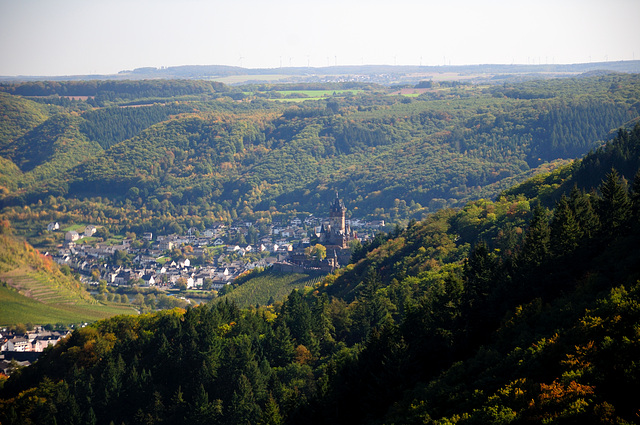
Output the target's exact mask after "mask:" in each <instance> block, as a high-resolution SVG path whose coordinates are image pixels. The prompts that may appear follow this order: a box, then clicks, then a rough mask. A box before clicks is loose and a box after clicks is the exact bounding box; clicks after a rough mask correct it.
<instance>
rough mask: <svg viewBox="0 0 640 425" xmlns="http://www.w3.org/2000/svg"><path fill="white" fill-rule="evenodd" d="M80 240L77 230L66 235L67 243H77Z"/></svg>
mask: <svg viewBox="0 0 640 425" xmlns="http://www.w3.org/2000/svg"><path fill="white" fill-rule="evenodd" d="M78 239H80V234H79V233H78V232H76V231H75V230H70V231H68V232H67V233H66V234H65V235H64V240H65V241H67V242H75V241H77V240H78Z"/></svg>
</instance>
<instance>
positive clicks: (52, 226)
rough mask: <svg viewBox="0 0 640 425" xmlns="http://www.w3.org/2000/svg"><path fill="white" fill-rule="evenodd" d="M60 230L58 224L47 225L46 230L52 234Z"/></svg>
mask: <svg viewBox="0 0 640 425" xmlns="http://www.w3.org/2000/svg"><path fill="white" fill-rule="evenodd" d="M59 229H60V224H59V223H58V222H55V223H49V224H47V230H48V231H50V232H54V231H56V230H59Z"/></svg>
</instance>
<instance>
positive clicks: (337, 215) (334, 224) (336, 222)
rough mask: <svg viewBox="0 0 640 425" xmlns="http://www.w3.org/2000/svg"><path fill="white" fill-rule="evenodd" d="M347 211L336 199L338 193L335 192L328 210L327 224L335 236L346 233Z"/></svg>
mask: <svg viewBox="0 0 640 425" xmlns="http://www.w3.org/2000/svg"><path fill="white" fill-rule="evenodd" d="M346 212H347V209H346V208H345V206H344V203H343V202H342V201H341V200H340V198H338V192H336V199H335V200H334V201H333V204H332V205H331V208H330V210H329V224H330V226H331V231H332V232H335V233H336V234H340V235H344V234H345V233H346V223H345V213H346Z"/></svg>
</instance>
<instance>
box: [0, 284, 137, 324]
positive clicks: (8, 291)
mask: <svg viewBox="0 0 640 425" xmlns="http://www.w3.org/2000/svg"><path fill="white" fill-rule="evenodd" d="M0 306H2V308H0V325H2V326H4V325H13V324H16V323H34V324H48V323H51V324H55V323H64V324H71V323H82V322H92V321H95V320H99V319H105V318H107V317H111V316H116V315H119V314H135V310H134V309H132V308H131V307H129V306H120V305H117V304H109V305H102V304H95V305H90V304H80V303H78V304H66V303H59V304H58V303H55V304H45V303H43V302H40V301H36V300H35V299H32V298H29V297H26V296H24V295H21V294H20V293H18V291H16V290H15V289H12V288H9V287H7V286H5V285H2V286H0Z"/></svg>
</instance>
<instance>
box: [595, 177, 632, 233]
mask: <svg viewBox="0 0 640 425" xmlns="http://www.w3.org/2000/svg"><path fill="white" fill-rule="evenodd" d="M600 194H601V197H600V201H599V203H598V210H599V214H600V220H601V222H602V231H603V232H606V234H608V235H619V234H621V233H622V232H623V231H624V230H626V228H627V225H628V224H629V219H630V218H631V201H630V200H629V195H628V193H627V189H626V187H625V185H624V183H623V181H622V179H621V178H620V175H619V174H618V172H617V171H616V170H615V169H613V168H612V169H611V172H610V173H608V174H607V175H606V177H605V179H604V181H603V182H602V184H601V185H600Z"/></svg>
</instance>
